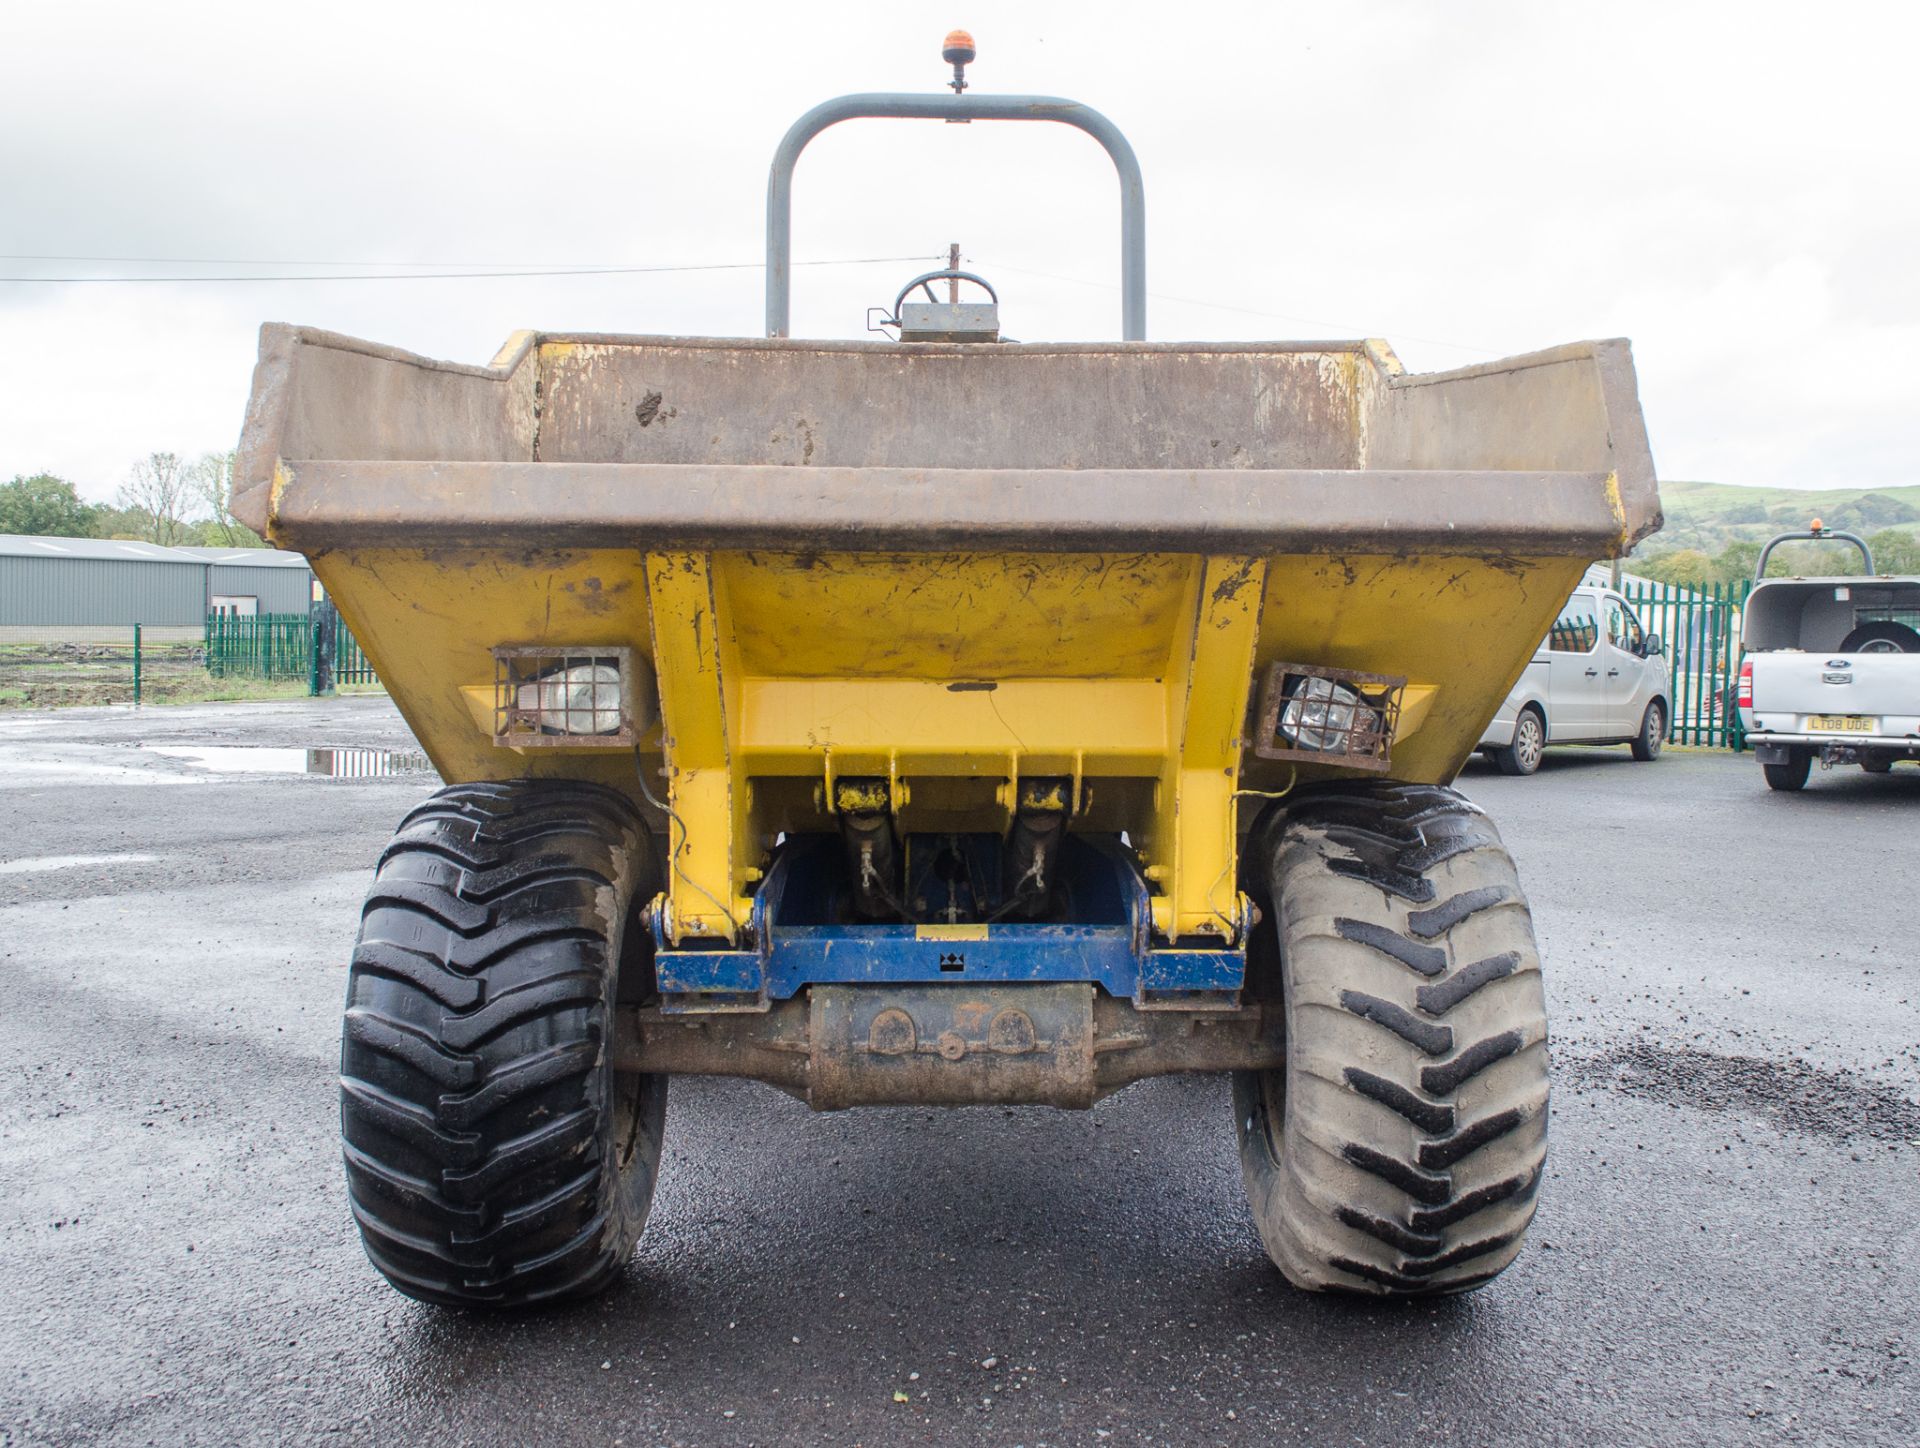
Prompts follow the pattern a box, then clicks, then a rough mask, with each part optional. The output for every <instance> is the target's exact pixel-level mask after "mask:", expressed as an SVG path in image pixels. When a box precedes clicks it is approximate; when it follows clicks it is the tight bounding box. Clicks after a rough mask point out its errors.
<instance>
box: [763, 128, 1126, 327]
mask: <svg viewBox="0 0 1920 1448" xmlns="http://www.w3.org/2000/svg"><path fill="white" fill-rule="evenodd" d="M898 118H907V119H912V120H941V121H1056V122H1058V123H1059V124H1061V125H1063V126H1073V127H1075V128H1076V129H1078V130H1082V131H1085V132H1086V133H1087V134H1088V135H1089V136H1092V137H1093V138H1094V140H1096V141H1098V142H1099V143H1100V144H1101V145H1102V146H1104V147H1106V150H1107V154H1108V155H1109V156H1111V157H1112V158H1113V169H1114V170H1115V171H1117V172H1118V173H1119V175H1120V335H1121V337H1122V338H1123V339H1124V340H1126V341H1128V342H1144V341H1145V340H1146V338H1147V196H1146V189H1145V188H1144V187H1143V186H1142V185H1141V182H1140V163H1139V162H1138V161H1137V160H1135V159H1134V155H1133V147H1132V146H1130V145H1128V144H1127V138H1126V137H1125V136H1123V135H1122V134H1121V133H1120V128H1119V127H1118V126H1116V125H1114V123H1113V122H1112V121H1110V120H1108V119H1107V118H1106V117H1105V116H1103V115H1101V114H1100V112H1098V111H1096V110H1094V109H1093V108H1092V107H1090V106H1083V105H1081V104H1080V103H1079V102H1078V101H1069V100H1062V99H1061V98H1060V97H1059V96H1022V95H1009V96H977V95H966V94H964V93H956V94H954V95H950V96H947V95H911V94H903V93H894V92H872V93H867V94H861V95H850V96H839V97H837V98H835V99H833V100H830V101H825V102H823V103H822V104H820V105H817V106H815V107H814V108H813V109H812V110H810V111H808V112H807V113H806V114H805V115H804V116H802V117H800V119H799V120H797V121H795V122H794V123H793V125H792V127H791V128H789V130H788V131H787V134H786V135H785V136H784V137H782V138H781V141H780V147H779V149H778V150H776V151H775V152H774V153H773V169H772V172H771V173H770V174H769V175H768V177H767V335H768V336H769V337H785V336H787V335H788V326H789V314H790V302H791V296H792V290H793V167H794V163H795V162H796V161H798V160H799V159H800V153H801V152H802V151H804V150H805V149H806V148H807V142H809V141H811V140H812V139H813V138H814V137H815V136H817V135H819V134H820V133H821V132H822V131H824V130H826V128H827V127H828V126H835V125H838V124H839V123H840V122H842V121H851V120H891V119H898Z"/></svg>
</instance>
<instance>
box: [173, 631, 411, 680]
mask: <svg viewBox="0 0 1920 1448" xmlns="http://www.w3.org/2000/svg"><path fill="white" fill-rule="evenodd" d="M319 627H320V625H318V624H317V623H315V622H314V621H313V620H312V619H311V618H309V617H308V616H307V615H306V614H304V613H263V614H256V615H254V616H253V617H252V618H237V617H235V616H233V615H231V614H222V613H212V614H208V615H207V629H206V659H207V672H208V673H209V674H211V675H213V676H214V677H215V678H217V679H230V678H247V679H299V680H304V681H305V682H306V683H307V685H308V687H309V688H310V689H313V690H315V691H316V692H317V676H316V674H315V670H314V660H315V657H316V653H315V648H314V643H315V635H316V633H317V631H318V629H319ZM333 676H334V682H335V683H336V684H378V683H379V682H380V676H379V675H378V674H376V673H374V671H373V665H372V664H370V663H368V662H367V656H366V654H365V653H364V652H362V650H361V648H360V641H359V640H358V639H356V638H355V637H354V636H353V634H352V633H351V632H349V631H348V629H347V627H346V625H344V624H339V625H337V626H336V631H335V635H334V669H333Z"/></svg>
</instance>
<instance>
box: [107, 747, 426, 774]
mask: <svg viewBox="0 0 1920 1448" xmlns="http://www.w3.org/2000/svg"><path fill="white" fill-rule="evenodd" d="M140 747H141V748H142V749H145V750H147V751H148V752H149V753H152V754H162V755H165V756H166V757H167V758H169V759H178V760H180V761H182V762H183V763H186V764H191V765H194V766H195V767H197V768H200V769H204V770H207V771H208V772H209V773H212V774H317V775H319V776H320V777H321V778H323V779H379V778H383V777H385V776H388V775H409V774H431V773H433V766H432V765H431V764H429V763H428V762H427V756H426V755H424V754H422V753H421V752H420V751H419V750H417V749H269V748H261V747H258V746H255V745H243V744H207V745H187V744H143V745H141V746H140Z"/></svg>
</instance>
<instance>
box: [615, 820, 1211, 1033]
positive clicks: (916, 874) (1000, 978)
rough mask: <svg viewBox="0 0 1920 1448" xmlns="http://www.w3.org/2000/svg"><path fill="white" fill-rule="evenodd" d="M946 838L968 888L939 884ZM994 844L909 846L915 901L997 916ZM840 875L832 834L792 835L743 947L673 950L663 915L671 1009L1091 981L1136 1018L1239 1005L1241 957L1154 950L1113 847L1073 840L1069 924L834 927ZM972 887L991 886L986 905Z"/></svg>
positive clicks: (1135, 884)
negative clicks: (846, 988) (1129, 1005)
mask: <svg viewBox="0 0 1920 1448" xmlns="http://www.w3.org/2000/svg"><path fill="white" fill-rule="evenodd" d="M941 841H944V842H945V845H946V848H947V850H948V854H947V858H948V859H949V860H951V859H952V858H953V853H952V852H953V849H954V848H955V847H957V848H958V850H959V851H960V852H961V853H962V855H963V856H964V857H965V858H966V860H967V862H968V864H969V866H970V867H977V873H976V870H975V869H972V868H970V869H969V872H968V874H967V875H966V877H965V881H964V883H963V884H961V885H958V886H956V885H952V884H949V883H948V882H947V881H946V880H945V879H942V878H936V873H935V861H936V860H937V858H938V855H939V846H938V844H937V842H941ZM999 844H1000V842H999V840H998V839H997V838H996V837H994V836H991V835H963V836H932V837H929V836H917V835H916V836H913V837H911V838H910V839H909V840H908V842H907V876H908V881H909V885H908V894H909V895H910V896H911V897H913V898H915V899H916V900H919V899H924V898H927V897H928V894H929V891H937V890H939V889H941V888H943V887H945V888H947V889H948V890H949V891H950V896H949V898H950V899H953V898H955V895H956V894H957V895H958V896H963V897H965V901H966V911H965V913H967V914H970V915H972V916H973V917H974V918H975V919H976V920H978V919H981V918H988V919H990V917H991V916H992V915H993V913H994V912H995V910H996V909H998V908H999V907H1000V905H1001V903H1002V901H1001V900H1000V899H999V898H998V894H999V892H998V881H999V860H1000V854H999ZM930 846H931V847H930ZM845 873H846V872H845V867H844V864H843V857H842V847H841V843H840V839H839V837H838V836H837V835H796V836H789V837H788V838H787V840H786V841H784V842H783V843H782V845H781V847H780V849H779V851H778V852H777V853H776V855H775V857H774V861H773V864H772V866H771V867H770V868H769V869H768V871H767V875H766V878H765V879H764V880H763V881H762V882H761V884H760V889H759V891H758V893H757V894H755V896H754V900H753V918H752V922H751V930H752V935H751V938H752V940H753V942H754V945H753V947H752V948H749V949H744V950H677V949H674V948H673V946H672V945H671V943H670V942H669V941H668V940H667V939H666V937H665V933H664V931H663V929H662V922H661V921H660V919H659V912H655V913H654V921H653V929H654V939H655V946H656V953H655V958H654V968H655V973H656V975H657V977H658V982H659V987H660V993H661V997H662V1001H663V1005H664V1008H665V1009H667V1010H669V1011H675V1010H680V1011H699V1010H716V1009H722V1010H724V1009H733V1010H755V1009H764V1008H765V1007H766V1005H767V1004H768V1003H769V1002H771V1001H778V1000H787V999H790V998H791V997H792V996H794V995H795V994H796V993H798V992H799V991H800V990H802V989H803V988H805V987H806V986H809V985H904V984H928V985H932V984H968V983H979V982H994V983H1008V982H1032V981H1045V982H1052V983H1060V982H1091V983H1092V984H1095V985H1098V986H1100V987H1101V988H1103V989H1104V990H1106V991H1107V992H1108V994H1110V995H1113V996H1117V997H1120V998H1122V999H1131V1000H1133V1001H1134V1003H1135V1004H1136V1005H1138V1006H1140V1007H1142V1008H1148V1007H1152V1006H1159V1007H1162V1008H1188V1009H1206V1008H1212V1009H1216V1010H1217V1009H1221V1008H1225V1007H1231V1006H1234V1005H1237V1004H1238V998H1239V991H1240V988H1241V986H1242V984H1243V983H1244V980H1245V976H1246V950H1245V947H1244V946H1243V945H1242V946H1231V947H1227V948H1223V949H1187V948H1170V949H1159V950H1156V949H1154V948H1153V932H1152V924H1151V922H1152V912H1151V908H1150V905H1149V900H1148V894H1147V884H1146V881H1145V880H1144V879H1142V878H1141V876H1140V871H1139V869H1138V867H1137V866H1136V865H1135V864H1134V862H1133V859H1132V856H1131V854H1130V852H1128V851H1127V850H1125V849H1124V848H1123V847H1121V846H1119V845H1117V844H1114V843H1110V842H1107V841H1104V840H1099V839H1090V838H1088V837H1085V836H1080V835H1069V836H1068V837H1067V839H1066V841H1065V842H1064V844H1063V846H1062V848H1061V851H1060V860H1059V868H1058V875H1059V884H1058V886H1057V892H1056V893H1057V898H1058V899H1060V900H1061V901H1062V902H1064V909H1063V910H1062V911H1061V912H1059V913H1064V914H1065V915H1067V916H1068V923H1047V924H1032V923H1028V922H1025V921H1019V922H1007V921H991V923H989V924H986V925H980V924H966V923H961V924H957V925H941V924H937V923H936V924H923V925H898V924H895V925H861V924H844V923H838V922H840V921H844V920H845V919H846V918H847V917H848V912H847V910H846V905H845V895H846V888H845V884H844V881H845ZM976 878H978V879H985V880H987V881H989V882H990V883H989V884H988V885H986V886H985V887H983V888H981V889H980V891H979V896H980V898H979V899H978V900H976V899H975V898H974V896H973V891H972V882H973V880H974V879H976ZM934 913H935V914H936V915H937V913H938V912H937V911H936V912H934Z"/></svg>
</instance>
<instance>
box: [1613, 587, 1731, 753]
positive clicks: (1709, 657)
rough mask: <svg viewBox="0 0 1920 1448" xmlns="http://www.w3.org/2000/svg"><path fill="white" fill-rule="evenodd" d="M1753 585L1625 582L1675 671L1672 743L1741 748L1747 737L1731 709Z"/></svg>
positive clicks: (1632, 601) (1628, 595)
mask: <svg viewBox="0 0 1920 1448" xmlns="http://www.w3.org/2000/svg"><path fill="white" fill-rule="evenodd" d="M1752 587H1753V584H1752V583H1751V582H1749V581H1748V580H1745V579H1742V580H1741V581H1740V582H1738V583H1726V584H1721V583H1709V584H1702V585H1700V586H1698V587H1695V588H1677V587H1673V586H1671V585H1668V584H1659V583H1646V582H1641V581H1635V580H1628V581H1626V582H1625V583H1624V585H1623V586H1622V588H1621V590H1620V592H1621V595H1622V596H1623V597H1624V598H1625V599H1626V600H1627V602H1628V603H1630V604H1632V605H1633V611H1634V612H1635V613H1637V614H1638V615H1639V616H1640V623H1641V626H1642V627H1643V628H1645V629H1646V630H1647V632H1648V633H1657V634H1659V635H1660V638H1661V641H1662V642H1663V643H1664V645H1665V647H1666V654H1667V665H1668V667H1669V669H1671V670H1672V674H1673V699H1672V705H1673V708H1672V717H1671V718H1670V719H1669V720H1668V721H1667V738H1668V740H1670V741H1671V742H1672V743H1675V744H1704V745H1709V746H1712V747H1715V748H1723V749H1741V748H1744V747H1745V744H1746V739H1745V735H1744V734H1743V733H1742V731H1741V728H1740V714H1739V711H1738V710H1737V709H1736V708H1735V707H1734V702H1733V695H1734V683H1735V680H1736V679H1737V678H1738V676H1739V673H1740V620H1741V615H1742V612H1743V611H1744V609H1745V607H1746V601H1747V593H1748V592H1749V591H1750V590H1751V589H1752Z"/></svg>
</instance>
